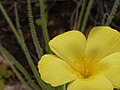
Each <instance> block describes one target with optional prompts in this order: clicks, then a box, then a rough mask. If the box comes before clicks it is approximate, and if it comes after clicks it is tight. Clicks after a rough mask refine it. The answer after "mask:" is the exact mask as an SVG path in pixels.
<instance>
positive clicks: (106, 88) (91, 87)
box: [67, 76, 113, 90]
mask: <svg viewBox="0 0 120 90" xmlns="http://www.w3.org/2000/svg"><path fill="white" fill-rule="evenodd" d="M67 90H113V86H112V84H111V83H110V82H109V81H108V80H107V79H106V78H105V77H102V76H97V77H94V78H93V79H92V78H91V79H77V80H75V81H73V82H71V83H70V84H68V88H67Z"/></svg>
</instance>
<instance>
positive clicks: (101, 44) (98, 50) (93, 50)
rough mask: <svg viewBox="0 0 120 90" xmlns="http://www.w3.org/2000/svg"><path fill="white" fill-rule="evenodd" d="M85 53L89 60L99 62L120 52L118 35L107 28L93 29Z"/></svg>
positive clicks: (119, 36)
mask: <svg viewBox="0 0 120 90" xmlns="http://www.w3.org/2000/svg"><path fill="white" fill-rule="evenodd" d="M86 52H87V56H89V59H91V60H94V59H96V58H99V60H100V59H101V58H103V57H105V56H107V55H110V54H112V53H114V52H120V33H119V32H118V31H116V30H114V29H112V28H110V27H108V26H99V27H95V28H93V29H92V30H91V32H90V34H89V36H88V39H87V46H86Z"/></svg>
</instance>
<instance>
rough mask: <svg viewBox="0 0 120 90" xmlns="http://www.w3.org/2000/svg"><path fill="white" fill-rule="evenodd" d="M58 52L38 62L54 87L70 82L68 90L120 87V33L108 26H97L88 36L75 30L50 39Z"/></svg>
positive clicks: (44, 78) (54, 50) (54, 49)
mask: <svg viewBox="0 0 120 90" xmlns="http://www.w3.org/2000/svg"><path fill="white" fill-rule="evenodd" d="M49 46H50V48H51V50H52V51H53V52H54V53H55V54H56V55H52V54H46V55H44V56H43V57H42V58H41V60H40V61H39V63H38V69H39V72H40V74H41V78H42V80H44V81H45V82H46V83H49V84H51V85H52V86H60V85H63V84H66V83H68V87H67V90H113V88H120V33H119V32H118V31H116V30H114V29H112V28H110V27H108V26H99V27H94V28H93V29H92V30H91V32H90V34H89V35H88V38H87V39H86V38H85V36H84V35H83V34H82V33H81V32H79V31H77V30H72V31H68V32H65V33H63V34H61V35H58V36H56V37H55V38H53V39H52V40H51V41H50V42H49Z"/></svg>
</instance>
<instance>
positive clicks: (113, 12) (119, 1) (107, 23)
mask: <svg viewBox="0 0 120 90" xmlns="http://www.w3.org/2000/svg"><path fill="white" fill-rule="evenodd" d="M119 5H120V0H115V3H114V5H113V8H112V11H111V12H110V15H109V17H108V19H107V22H106V23H105V25H106V26H108V25H110V23H111V22H112V20H113V18H114V16H115V12H116V11H117V7H118V6H119Z"/></svg>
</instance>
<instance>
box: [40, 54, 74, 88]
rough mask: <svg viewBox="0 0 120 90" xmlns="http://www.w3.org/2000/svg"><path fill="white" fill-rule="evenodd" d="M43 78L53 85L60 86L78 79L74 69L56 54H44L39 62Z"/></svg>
mask: <svg viewBox="0 0 120 90" xmlns="http://www.w3.org/2000/svg"><path fill="white" fill-rule="evenodd" d="M38 69H39V72H40V74H41V78H42V79H43V80H44V81H45V82H46V83H49V84H51V85H52V86H59V85H62V84H65V83H68V82H71V81H73V80H75V79H76V76H75V75H74V74H72V72H74V70H73V69H72V68H71V67H70V66H69V65H68V64H67V63H66V62H64V61H63V60H61V59H59V58H58V57H56V56H55V55H50V54H47V55H44V56H43V57H42V58H41V60H40V61H39V63H38Z"/></svg>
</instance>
